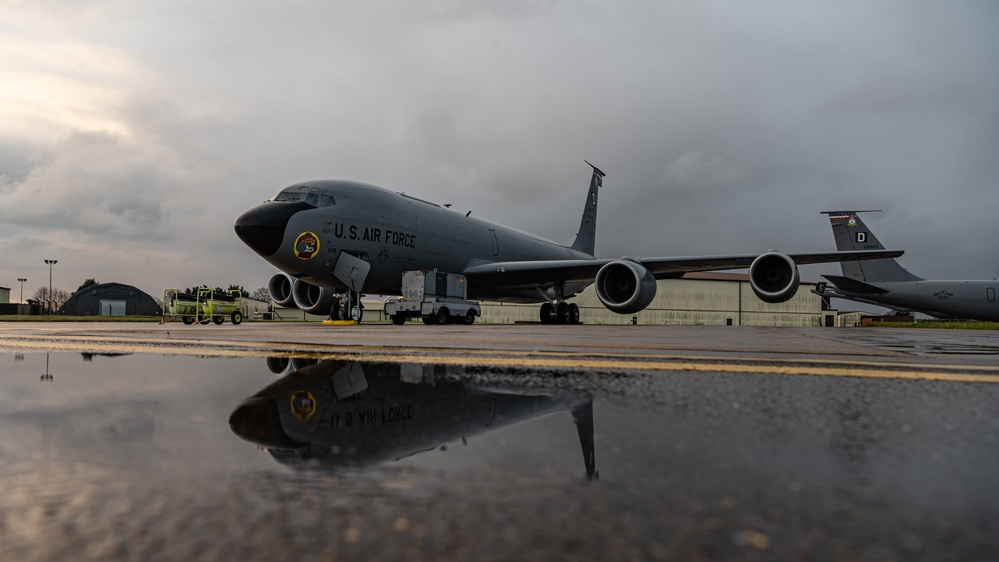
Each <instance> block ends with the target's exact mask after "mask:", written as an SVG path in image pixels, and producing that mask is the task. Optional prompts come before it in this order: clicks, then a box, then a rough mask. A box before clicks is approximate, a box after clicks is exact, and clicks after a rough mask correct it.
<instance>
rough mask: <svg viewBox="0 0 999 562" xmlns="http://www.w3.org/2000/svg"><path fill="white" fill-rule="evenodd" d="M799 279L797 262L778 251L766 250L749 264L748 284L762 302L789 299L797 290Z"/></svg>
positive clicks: (773, 302) (777, 301)
mask: <svg viewBox="0 0 999 562" xmlns="http://www.w3.org/2000/svg"><path fill="white" fill-rule="evenodd" d="M800 281H801V278H800V277H799V276H798V266H797V264H795V263H794V260H792V259H791V258H789V257H788V256H785V255H784V254H782V253H780V252H773V251H770V252H767V253H765V254H763V255H762V256H760V257H758V258H756V259H755V260H753V264H752V265H750V266H749V285H750V286H751V287H752V288H753V292H754V293H756V296H758V297H760V300H762V301H763V302H767V303H770V304H776V303H780V302H785V301H788V300H790V299H791V297H793V296H794V294H795V293H797V292H798V283H799V282H800Z"/></svg>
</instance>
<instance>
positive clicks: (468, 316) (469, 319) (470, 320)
mask: <svg viewBox="0 0 999 562" xmlns="http://www.w3.org/2000/svg"><path fill="white" fill-rule="evenodd" d="M461 322H462V324H464V325H466V326H471V325H472V324H474V323H475V311H474V310H469V311H468V312H466V313H465V318H463V319H462V321H461Z"/></svg>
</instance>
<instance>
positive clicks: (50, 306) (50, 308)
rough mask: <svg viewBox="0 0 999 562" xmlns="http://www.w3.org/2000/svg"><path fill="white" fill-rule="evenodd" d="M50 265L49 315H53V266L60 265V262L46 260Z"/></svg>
mask: <svg viewBox="0 0 999 562" xmlns="http://www.w3.org/2000/svg"><path fill="white" fill-rule="evenodd" d="M45 263H47V264H49V315H51V314H52V266H53V265H55V264H57V263H59V260H45Z"/></svg>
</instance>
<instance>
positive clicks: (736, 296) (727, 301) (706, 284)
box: [481, 273, 836, 327]
mask: <svg viewBox="0 0 999 562" xmlns="http://www.w3.org/2000/svg"><path fill="white" fill-rule="evenodd" d="M657 283H658V286H657V290H656V297H655V298H654V299H653V300H652V304H650V305H649V306H648V308H646V309H645V310H642V311H641V312H638V313H636V314H617V313H614V312H611V311H610V310H607V308H606V307H604V305H602V304H600V301H599V300H598V299H597V295H596V293H595V292H594V290H593V286H592V285H591V286H590V287H587V288H586V290H584V291H583V292H582V293H580V294H579V295H578V296H577V297H576V298H574V299H572V302H575V303H577V304H578V305H579V316H580V318H581V321H582V322H583V323H584V324H660V325H662V324H674V325H688V326H708V325H716V326H717V325H720V326H724V325H729V326H816V327H818V326H834V325H835V322H836V312H835V311H833V310H829V309H828V308H827V307H826V306H825V305H824V303H823V301H822V298H821V297H819V296H818V295H816V294H814V293H812V292H811V289H812V287H813V286H814V283H804V282H802V283H801V286H800V287H798V292H797V294H795V295H794V297H793V298H792V299H791V300H789V301H787V302H785V303H781V304H767V303H765V302H763V301H761V300H760V299H759V297H757V296H756V294H755V293H753V289H752V287H750V285H749V277H748V275H746V274H741V273H688V274H686V275H684V276H683V277H682V278H681V279H663V280H660V281H658V282H657ZM538 313H539V312H538V305H536V304H532V305H524V304H506V303H495V302H483V303H482V319H481V320H482V321H483V322H488V323H493V324H511V323H515V322H537V321H538Z"/></svg>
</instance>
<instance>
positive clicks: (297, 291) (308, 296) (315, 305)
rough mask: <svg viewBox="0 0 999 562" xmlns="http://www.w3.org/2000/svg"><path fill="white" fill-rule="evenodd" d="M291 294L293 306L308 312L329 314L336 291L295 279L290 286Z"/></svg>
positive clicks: (334, 300)
mask: <svg viewBox="0 0 999 562" xmlns="http://www.w3.org/2000/svg"><path fill="white" fill-rule="evenodd" d="M291 296H292V298H294V300H295V306H297V307H298V308H300V309H302V310H304V311H305V312H307V313H309V314H320V315H322V314H329V313H330V310H331V309H332V308H333V304H334V303H335V302H336V293H334V292H333V290H332V289H327V288H325V287H319V286H316V285H313V284H311V283H306V282H305V281H302V280H301V279H296V280H295V284H294V285H292V286H291Z"/></svg>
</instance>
